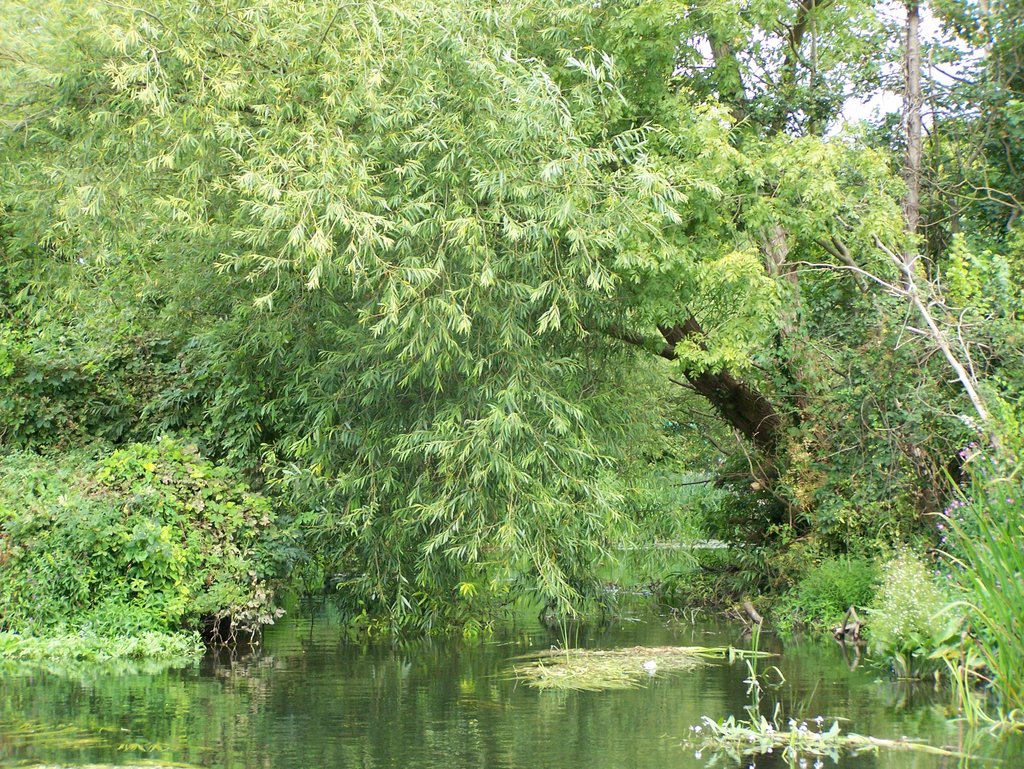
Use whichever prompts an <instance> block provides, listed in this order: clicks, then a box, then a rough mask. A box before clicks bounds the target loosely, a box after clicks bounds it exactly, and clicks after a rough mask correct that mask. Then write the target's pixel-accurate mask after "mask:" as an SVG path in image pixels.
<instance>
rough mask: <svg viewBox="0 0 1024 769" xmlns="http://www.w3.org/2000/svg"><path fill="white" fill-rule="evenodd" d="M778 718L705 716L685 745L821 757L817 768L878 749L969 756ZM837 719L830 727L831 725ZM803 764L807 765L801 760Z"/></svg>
mask: <svg viewBox="0 0 1024 769" xmlns="http://www.w3.org/2000/svg"><path fill="white" fill-rule="evenodd" d="M777 715H778V709H776V716H775V717H774V718H772V719H768V718H766V717H765V716H761V717H760V718H759V719H749V720H747V719H737V718H735V717H734V716H729V717H728V718H726V719H723V720H721V721H715V720H713V719H711V718H708V717H707V716H705V717H704V718H703V719H702V721H701V723H700V724H698V725H695V726H692V727H690V730H691V737H690V738H689V739H688V740H687V741H686V742H685V743H684V744H686V745H687V746H689V747H692V748H694V749H695V750H696V751H697V753H698V755H699V754H700V753H702V752H703V751H705V750H710V751H716V752H721V753H724V754H725V755H727V756H728V757H730V758H732V759H733V760H736V761H738V760H740V759H742V758H744V757H747V756H759V755H764V754H767V753H775V752H776V751H778V752H780V753H781V754H782V757H783V760H784V761H788V762H792V763H796V762H797V761H800V759H805V760H806V759H807V758H816V759H818V760H817V761H815V763H814V767H816V769H821V768H822V767H823V766H824V762H823V761H822V760H821V759H823V758H830V759H832V760H833V761H838V760H839V757H840V756H841V755H842V754H844V753H853V754H859V753H866V752H874V753H877V752H879V751H881V750H900V751H914V752H917V753H928V754H931V755H936V756H963V754H962V753H958V752H956V751H952V750H948V749H946V748H939V747H935V746H934V745H929V744H927V743H923V742H918V741H914V740H910V739H907V738H900V739H883V738H880V737H869V736H865V735H861V734H854V733H844V732H843V731H842V730H841V729H840V727H839V720H838V719H834V718H833V719H826V718H824V717H822V716H819V717H817V718H814V719H810V720H804V721H800V722H797V721H795V720H793V719H790V720H789V721H788V723H787V724H786V725H785V726H780V725H779V724H778V718H777ZM828 721H831V724H832V725H831V726H830V727H828V728H827V729H826V728H825V724H826V723H827V722H828ZM801 765H803V764H801Z"/></svg>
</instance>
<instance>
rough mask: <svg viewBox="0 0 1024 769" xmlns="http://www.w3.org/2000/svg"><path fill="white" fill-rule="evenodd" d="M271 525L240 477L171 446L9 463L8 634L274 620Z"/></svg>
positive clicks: (1, 555) (3, 552) (1, 533)
mask: <svg viewBox="0 0 1024 769" xmlns="http://www.w3.org/2000/svg"><path fill="white" fill-rule="evenodd" d="M76 466H77V467H76ZM72 468H74V469H72ZM274 518H275V516H274V513H273V510H272V509H271V507H270V504H269V502H268V501H267V500H266V499H265V498H263V497H260V496H258V495H256V494H253V493H252V492H250V491H249V490H248V488H247V486H246V485H245V484H244V483H243V482H242V481H241V480H240V479H239V478H238V476H237V475H236V474H235V473H233V472H232V471H230V470H228V469H227V468H225V467H223V466H219V465H215V464H212V463H210V462H208V461H206V460H204V459H203V458H202V457H200V456H199V455H198V454H197V453H196V451H195V449H194V448H192V447H189V446H187V445H184V444H181V443H178V442H175V441H173V440H170V439H162V440H160V441H158V442H157V443H154V444H135V445H132V446H129V447H127V448H124V449H120V450H117V451H114V452H113V453H112V454H110V455H109V456H107V457H105V458H103V459H101V460H100V461H98V462H95V461H92V460H90V459H89V458H88V456H87V455H86V454H85V453H83V452H79V453H75V454H67V455H63V456H62V457H61V458H60V459H56V460H55V459H47V458H43V457H38V456H35V455H31V454H27V453H15V454H12V455H9V456H7V457H5V458H4V459H3V460H2V464H0V525H2V528H0V562H2V563H3V565H4V568H3V571H2V574H0V616H2V617H3V629H4V630H6V631H9V632H15V633H19V634H27V635H38V636H49V635H53V634H58V635H59V634H62V633H67V632H79V631H81V632H86V633H87V634H88V633H92V634H94V635H97V636H103V637H116V636H121V635H133V636H139V637H140V638H141V637H142V634H144V633H146V632H149V631H159V632H168V631H176V630H179V629H181V628H196V627H197V626H198V624H199V622H200V621H201V620H203V619H205V618H213V619H219V618H221V617H230V618H231V620H232V622H234V623H237V625H238V626H242V627H245V626H248V627H253V628H256V627H258V626H259V625H261V624H267V623H269V622H272V621H273V619H274V618H275V617H276V616H277V615H278V610H277V609H276V608H275V607H274V603H273V587H272V585H273V582H272V580H273V578H274V577H275V576H276V574H275V571H276V569H277V568H278V564H277V560H278V559H277V555H278V550H276V549H275V548H279V547H280V546H279V545H278V544H277V543H276V542H275V536H276V535H275V527H274ZM83 648H84V647H83ZM139 648H143V647H139ZM19 653H20V652H19ZM83 653H84V652H83ZM97 653H99V652H97Z"/></svg>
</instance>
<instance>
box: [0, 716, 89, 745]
mask: <svg viewBox="0 0 1024 769" xmlns="http://www.w3.org/2000/svg"><path fill="white" fill-rule="evenodd" d="M0 734H2V735H3V742H4V745H5V746H7V747H12V748H32V749H33V750H39V749H42V748H47V749H60V750H67V749H72V748H91V747H95V746H97V745H102V744H103V742H104V741H103V740H102V739H101V738H100V737H98V736H96V735H95V734H92V733H90V732H88V731H85V730H83V729H81V728H80V727H77V726H70V725H66V724H55V725H46V724H40V723H37V722H34V721H16V722H11V721H0Z"/></svg>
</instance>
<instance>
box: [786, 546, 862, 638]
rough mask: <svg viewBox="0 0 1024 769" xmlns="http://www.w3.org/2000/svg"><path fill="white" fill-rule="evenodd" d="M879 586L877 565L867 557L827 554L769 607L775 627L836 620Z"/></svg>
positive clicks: (833, 621)
mask: <svg viewBox="0 0 1024 769" xmlns="http://www.w3.org/2000/svg"><path fill="white" fill-rule="evenodd" d="M877 587H878V567H877V566H876V565H875V563H874V562H873V561H871V560H869V559H866V558H852V557H837V558H827V559H825V560H823V561H821V562H820V563H819V564H818V565H816V566H813V567H812V568H811V569H810V570H808V571H807V572H806V574H805V575H804V576H803V577H802V578H801V579H800V581H799V582H797V584H796V585H795V586H794V587H792V588H791V589H790V590H788V591H787V592H786V593H785V594H784V595H783V596H782V598H781V599H780V600H779V602H778V604H777V605H776V606H775V608H774V610H773V611H772V619H773V621H774V624H775V625H776V627H778V628H779V629H780V630H782V631H784V632H787V631H790V630H792V629H793V628H794V627H797V626H800V625H810V626H827V627H831V626H832V625H835V624H838V623H839V622H840V621H841V620H842V618H843V615H844V614H845V613H846V611H847V610H848V609H849V608H850V607H851V606H860V607H863V606H867V605H868V604H869V603H870V602H871V600H872V598H873V597H874V595H875V590H876V588H877Z"/></svg>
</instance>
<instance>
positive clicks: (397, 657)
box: [0, 620, 1024, 769]
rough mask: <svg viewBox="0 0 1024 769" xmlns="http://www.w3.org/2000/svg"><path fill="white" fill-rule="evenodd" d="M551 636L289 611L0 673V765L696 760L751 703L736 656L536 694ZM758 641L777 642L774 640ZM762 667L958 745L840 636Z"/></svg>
mask: <svg viewBox="0 0 1024 769" xmlns="http://www.w3.org/2000/svg"><path fill="white" fill-rule="evenodd" d="M571 635H572V637H571V639H570V640H571V641H572V642H573V643H574V644H576V645H586V646H592V647H614V646H624V645H629V646H632V645H638V644H641V645H651V646H653V645H669V644H679V645H722V644H728V643H736V642H737V640H738V638H737V631H736V629H735V628H734V627H729V626H721V625H710V624H703V625H692V626H691V625H680V624H675V623H664V622H647V623H635V622H621V623H616V624H611V625H608V626H606V627H604V628H593V627H589V628H576V629H574V630H573V631H572V633H571ZM559 642H560V638H559V635H558V634H557V633H548V632H546V631H544V630H542V629H540V628H537V627H530V626H527V627H516V626H510V627H508V628H506V629H505V631H504V632H502V633H499V634H498V635H496V636H495V637H493V638H491V639H488V640H487V641H484V642H461V641H453V640H438V639H427V640H421V641H415V642H405V643H400V644H392V643H373V644H361V645H360V644H354V643H352V642H351V641H346V640H344V637H343V634H342V633H341V631H340V629H339V627H338V626H337V625H336V624H334V623H332V622H330V621H327V620H320V621H313V622H310V621H308V620H296V621H286V622H282V623H281V625H279V626H278V627H276V628H274V629H272V631H271V632H268V633H267V635H266V638H265V639H264V647H263V650H262V651H261V652H259V653H253V654H244V653H235V654H228V653H223V654H220V655H212V656H209V657H207V658H206V659H204V660H203V661H202V663H201V664H199V665H196V666H194V667H192V668H189V669H184V670H153V669H149V670H130V669H126V668H123V667H122V668H121V669H113V670H107V671H104V670H102V669H97V668H92V669H89V670H78V671H75V672H70V673H69V672H68V671H64V672H57V671H45V670H39V669H28V668H8V669H7V670H6V671H4V672H0V687H2V688H0V692H2V693H0V763H2V764H3V765H5V766H6V765H19V764H32V763H57V764H62V765H84V764H103V763H106V764H126V763H138V762H139V761H140V760H143V759H145V760H149V761H164V762H176V763H188V764H193V765H197V766H204V767H224V768H225V769H227V768H228V767H245V768H246V769H251V768H254V767H266V769H271V768H273V769H277V768H278V767H280V768H281V769H285V768H287V769H296V768H305V769H319V768H320V767H324V768H327V767H329V768H330V769H347V768H349V767H359V768H360V769H385V768H387V767H396V768H397V767H402V768H405V767H409V768H412V769H415V768H418V767H423V768H424V769H426V768H428V767H429V768H430V769H437V768H439V767H440V768H442V769H456V768H458V767H486V768H488V769H490V768H494V769H504V768H505V767H508V768H512V767H530V769H544V768H546V767H551V768H552V769H555V768H557V769H563V768H567V767H587V769H646V768H647V767H652V768H653V767H658V769H663V768H664V767H673V769H696V768H697V767H704V766H706V765H708V758H709V757H708V756H706V755H705V756H701V757H700V758H696V757H695V756H694V755H693V752H692V751H690V750H688V749H685V748H684V747H682V746H681V741H682V740H683V739H684V738H685V737H686V735H687V734H688V733H689V727H690V726H691V725H692V724H696V723H698V722H699V721H700V718H701V716H704V715H707V716H710V717H712V718H719V717H722V716H724V715H726V714H728V713H735V714H742V711H743V706H744V704H746V703H747V696H746V687H745V685H744V683H743V680H744V678H746V668H745V666H744V665H742V664H741V663H736V664H733V665H729V664H724V663H723V664H717V663H716V664H710V665H708V666H707V667H704V668H701V669H699V670H696V671H693V672H690V673H685V674H680V675H677V676H665V677H662V676H659V677H657V678H655V679H653V680H652V681H651V682H650V685H649V686H646V687H645V688H641V689H636V690H628V691H617V692H550V691H548V692H538V691H535V690H532V689H529V688H527V687H525V686H523V685H522V684H518V683H517V682H516V681H515V680H513V679H512V678H511V677H510V675H509V664H510V659H511V658H513V657H515V656H517V655H520V654H523V653H524V652H526V651H528V650H530V649H538V648H547V647H549V646H551V645H553V644H557V643H559ZM762 648H769V650H774V651H780V652H781V651H783V649H782V648H781V646H780V645H779V644H778V643H777V642H775V646H774V649H773V648H772V641H771V640H770V639H769V640H767V641H766V640H765V639H762ZM774 663H775V664H777V665H778V667H779V670H780V671H781V673H782V676H783V677H784V679H785V684H784V685H782V686H781V687H779V688H778V689H776V690H775V691H773V692H770V693H769V697H768V699H771V698H772V697H774V698H775V699H777V700H778V701H780V702H781V705H782V708H783V711H784V712H785V713H787V714H792V715H795V716H802V717H808V718H813V717H814V716H817V715H824V716H831V715H843V716H846V717H848V718H849V719H850V721H849V722H848V723H847V724H845V726H846V728H847V729H848V730H849V731H856V732H859V733H861V734H872V735H875V736H879V737H900V736H903V735H908V736H919V737H923V738H925V739H927V740H929V741H930V742H932V743H933V744H937V745H950V746H954V747H955V746H957V745H959V744H960V743H961V741H962V740H963V739H964V735H963V734H961V733H960V731H959V727H958V725H957V724H956V723H951V722H950V721H949V720H948V719H947V713H946V710H945V703H946V701H947V697H946V695H945V694H944V693H942V692H936V691H934V690H933V689H931V688H929V687H926V686H920V685H919V686H915V687H909V686H908V685H906V684H904V685H902V686H900V685H895V684H891V683H888V682H882V681H876V679H878V678H880V676H879V674H878V673H877V671H873V670H871V669H870V668H867V667H866V666H864V665H861V666H859V667H857V668H856V669H855V670H851V669H850V665H849V664H848V663H847V662H845V661H844V659H843V656H842V654H841V652H840V650H839V649H838V647H834V646H831V645H827V644H824V645H823V644H820V643H799V642H791V643H789V644H787V647H786V648H785V650H784V653H783V654H782V655H781V656H780V657H779V658H778V659H777V660H774ZM33 730H34V731H35V732H36V734H37V736H38V739H37V738H34V737H33V736H32V734H31V732H32V731H33ZM983 744H984V746H985V750H986V751H987V752H989V753H992V754H995V755H1001V756H1003V757H1011V758H1015V757H1020V756H1021V755H1024V753H1022V752H1021V750H1020V748H1021V744H1020V741H1019V740H1018V741H1016V742H1014V741H1012V740H1011V741H1004V742H1002V743H995V742H992V741H986V742H985V743H983ZM751 763H752V764H753V765H755V766H756V767H758V768H759V769H773V768H774V767H782V766H788V765H789V764H787V763H786V762H783V761H782V759H781V757H780V756H777V755H775V756H762V757H759V758H758V759H757V760H756V761H753V762H751V761H744V762H743V763H742V766H743V767H746V766H749V765H751ZM1017 763H1019V762H1014V763H1011V764H1009V765H1010V766H1016V765H1017ZM812 764H813V759H812V761H811V762H809V763H808V767H810V766H811V765H812ZM719 765H721V766H725V765H733V766H734V765H735V764H728V762H725V763H723V762H721V760H719ZM828 765H832V764H831V762H828ZM840 765H841V766H842V767H847V769H855V768H859V769H868V768H869V767H870V768H875V767H877V768H878V769H945V768H946V767H951V766H955V765H956V762H955V761H954V762H953V763H950V761H949V759H944V758H942V757H936V756H925V755H916V754H888V755H880V756H877V757H876V756H873V755H868V756H860V757H847V758H844V759H842V760H841V762H840Z"/></svg>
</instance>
